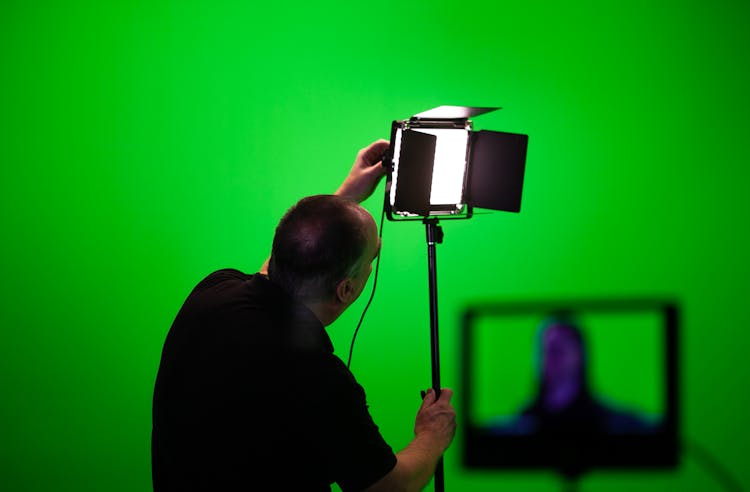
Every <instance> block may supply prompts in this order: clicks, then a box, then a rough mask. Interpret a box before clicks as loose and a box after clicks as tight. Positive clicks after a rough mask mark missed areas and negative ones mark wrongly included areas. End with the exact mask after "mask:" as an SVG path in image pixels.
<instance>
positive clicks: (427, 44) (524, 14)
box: [0, 0, 750, 492]
mask: <svg viewBox="0 0 750 492" xmlns="http://www.w3.org/2000/svg"><path fill="white" fill-rule="evenodd" d="M748 25H750V8H748V6H747V5H746V4H744V3H743V2H737V1H729V0H719V1H715V2H698V1H695V0H688V1H682V2H674V1H667V2H651V1H644V0H637V1H635V2H625V3H623V2H588V1H586V2H556V1H550V2H545V1H534V0H532V1H529V2H504V1H469V2H449V1H444V0H434V1H429V2H427V1H419V0H418V1H403V2H397V1H390V0H387V1H372V2H340V3H339V2H330V1H322V2H301V1H297V0H291V1H288V2H280V3H274V2H264V3H262V2H242V1H236V2H229V1H204V0H194V1H184V2H165V1H160V0H155V1H154V0H151V1H119V0H115V1H112V2H93V1H73V0H71V1H65V2H62V1H61V2H52V1H38V2H21V1H15V0H6V1H4V2H2V4H0V166H1V167H0V235H1V236H0V276H1V278H2V283H1V284H0V333H1V334H2V338H1V339H0V490H3V491H48V490H56V491H77V492H82V491H104V490H106V491H110V492H114V491H147V490H149V489H150V487H151V485H150V455H149V452H150V448H149V447H150V418H151V413H150V412H151V406H150V405H151V396H152V390H153V383H154V378H155V375H156V370H157V366H158V362H159V356H160V352H161V346H162V343H163V340H164V336H165V334H166V332H167V330H168V328H169V325H170V323H171V321H172V319H173V317H174V315H175V314H176V312H177V310H178V309H179V307H180V305H181V303H182V301H183V300H184V298H185V296H186V295H187V294H188V292H189V291H190V290H191V289H192V287H193V286H194V285H195V284H196V283H197V282H198V281H199V280H200V279H201V278H202V277H203V276H205V275H206V274H208V273H210V272H211V271H213V270H214V269H218V268H222V267H235V268H239V269H242V270H244V271H247V272H252V271H255V270H257V269H258V267H259V266H260V265H261V264H262V262H263V261H264V259H265V257H266V255H267V254H268V252H269V248H270V243H271V238H272V234H273V230H274V227H275V224H276V222H277V221H278V219H279V218H280V217H281V215H282V214H283V213H284V211H285V210H286V209H287V208H288V207H289V206H290V205H291V204H292V203H294V202H295V201H296V200H297V199H298V198H300V197H302V196H304V195H309V194H316V193H329V192H333V191H334V190H335V189H336V187H337V186H338V184H339V183H340V181H341V180H342V179H343V177H344V176H345V174H346V172H347V171H348V169H349V167H350V165H351V163H352V161H353V159H354V156H355V154H356V152H357V150H358V149H360V148H361V147H364V146H365V145H367V144H368V143H370V142H371V141H373V140H375V139H377V138H387V137H388V135H389V129H390V122H391V120H393V119H401V118H407V117H409V116H410V115H412V114H414V113H416V112H419V111H422V110H426V109H429V108H431V107H434V106H437V105H441V104H459V105H477V106H494V105H499V106H503V107H504V108H505V109H503V110H502V111H498V112H495V113H492V114H488V115H485V116H483V117H480V118H477V120H476V121H475V123H476V127H477V128H479V129H481V128H485V129H492V130H503V131H510V132H518V133H526V134H529V136H530V141H529V151H528V160H527V173H526V184H525V189H524V196H523V205H522V211H521V213H520V214H505V213H491V214H482V215H478V216H476V217H475V218H474V219H472V220H470V221H462V222H452V223H446V224H444V229H445V234H446V240H445V243H444V244H442V245H441V246H439V248H438V256H439V272H438V273H439V276H438V280H439V284H440V315H441V334H442V338H441V342H442V343H441V348H442V360H443V381H444V385H445V386H449V387H453V388H454V389H455V391H456V393H457V394H458V393H460V391H461V387H460V385H459V383H458V381H459V374H458V350H457V348H458V335H459V317H460V314H461V312H462V310H463V308H464V307H465V306H466V305H468V304H470V303H472V302H477V301H494V300H503V299H515V300H523V299H532V298H533V299H538V298H542V299H556V298H560V297H598V296H608V297H631V296H671V297H674V298H676V299H679V301H680V302H681V306H682V309H683V325H682V331H681V336H682V340H683V344H682V356H681V362H682V371H681V377H682V380H683V386H682V389H683V391H682V401H681V403H682V415H683V422H682V430H683V433H684V434H685V436H687V438H688V439H689V440H690V441H691V442H697V443H700V445H702V446H703V447H705V448H706V449H709V450H710V451H711V452H712V453H713V454H714V455H715V456H716V457H717V459H718V460H719V461H720V462H721V463H723V464H724V465H725V466H726V467H727V468H728V469H729V470H731V471H732V473H734V474H735V475H736V476H737V477H738V479H739V480H740V481H741V483H742V484H744V487H745V488H748V487H750V469H748V467H747V452H748V450H747V443H748V442H750V430H748V417H747V416H748V412H749V411H750V391H749V390H748V383H747V381H748V379H749V378H750V365H748V362H747V361H748V357H747V350H748V349H747V346H748V344H749V343H750V335H748V332H747V328H748V326H750V315H749V314H748V294H750V285H749V284H748V276H749V275H750V268H748V260H747V252H748V251H750V241H749V237H748V232H747V231H748V222H749V221H748V212H750V203H748V192H747V183H748V178H750V173H749V172H748V170H747V166H748V163H750V152H749V151H748V146H747V140H748V137H747V135H748V134H749V133H750V104H749V103H750V96H749V95H748V94H750V91H748V87H750V66H749V65H750V57H748V55H747V46H750V30H748V29H747V26H748ZM382 193H383V188H382V185H381V187H380V188H379V189H378V191H377V192H376V194H375V195H374V196H373V197H372V198H370V199H369V200H368V201H367V202H366V203H365V206H366V207H367V208H368V209H369V210H370V211H371V212H372V213H373V215H376V216H377V215H379V213H380V207H381V203H382ZM380 273H381V277H380V281H379V285H378V293H377V296H376V299H375V302H374V304H373V306H372V308H371V311H370V313H369V314H368V317H367V319H366V321H365V324H364V326H363V328H362V331H361V333H360V336H359V338H358V342H357V347H356V350H355V353H354V361H353V371H354V373H355V375H356V376H357V378H358V379H359V380H360V382H361V383H362V384H363V385H364V387H365V388H366V389H367V392H368V399H369V403H370V405H371V411H372V414H373V416H374V418H375V420H376V422H377V423H378V424H379V426H380V428H381V430H382V432H383V435H384V436H385V438H386V440H387V441H388V442H389V443H390V444H391V445H392V446H393V447H394V448H395V449H400V448H401V447H403V446H404V445H406V443H407V442H408V441H409V440H410V438H411V436H412V429H413V421H414V415H415V413H416V410H417V407H418V404H419V396H418V395H419V390H420V389H422V388H425V387H427V386H429V384H430V379H429V376H430V375H429V367H430V365H429V330H428V324H429V317H428V298H427V266H426V248H425V240H424V230H423V228H422V226H421V225H420V224H416V223H415V224H391V223H387V224H386V226H385V231H384V236H383V253H382V264H381V272H380ZM363 305H364V299H360V300H359V301H358V302H357V304H355V305H354V307H353V308H352V309H351V310H350V311H349V312H347V313H345V315H344V316H342V317H341V318H340V319H339V321H337V322H336V323H335V324H334V325H332V326H331V327H330V328H329V333H330V334H331V337H332V339H333V342H334V345H335V346H336V350H337V353H338V354H339V355H341V356H342V357H345V356H346V353H347V351H348V343H349V340H350V338H351V334H352V331H353V329H354V325H355V323H356V320H357V319H358V316H359V313H360V311H361V308H362V307H363ZM606 342H607V341H606V340H604V341H603V342H602V343H606ZM630 383H631V387H632V388H633V391H635V392H636V393H637V391H638V390H637V388H638V387H639V386H638V384H633V383H634V382H633V381H630ZM635 383H637V382H635ZM643 388H645V389H644V391H650V390H649V389H648V388H650V386H649V385H648V383H644V385H643ZM636 396H638V395H636ZM640 397H642V398H646V399H648V398H650V396H649V395H640ZM458 418H459V419H461V418H462V415H460V414H459V415H458ZM461 439H462V436H461V435H460V434H459V435H458V436H457V439H456V441H455V444H454V446H453V448H451V449H450V450H449V452H448V453H447V455H446V485H447V489H448V490H454V491H466V492H472V491H486V490H493V491H494V490H517V491H553V490H558V488H559V483H558V481H557V478H556V476H555V475H554V474H552V473H548V472H539V473H528V472H527V473H507V472H506V473H499V472H482V473H477V472H472V471H470V470H466V469H464V468H462V466H461V464H460V459H459V450H460V447H459V446H460V443H461ZM636 488H637V490H642V491H663V490H675V491H709V490H719V486H718V484H717V482H716V481H715V480H713V479H712V477H711V475H710V474H709V473H708V472H707V470H706V469H705V468H703V467H701V466H699V462H698V461H696V459H694V457H693V456H691V455H690V454H686V455H685V456H684V459H683V460H682V465H681V467H680V468H679V469H678V470H676V471H674V472H668V473H633V474H626V473H594V474H592V475H590V476H587V477H585V478H584V480H583V481H582V483H581V490H584V491H585V490H597V491H613V492H614V491H631V490H634V489H636Z"/></svg>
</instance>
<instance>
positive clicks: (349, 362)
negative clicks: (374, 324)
mask: <svg viewBox="0 0 750 492" xmlns="http://www.w3.org/2000/svg"><path fill="white" fill-rule="evenodd" d="M384 218H385V205H384V206H383V212H382V213H381V214H380V226H379V227H378V238H380V239H382V237H383V219H384ZM381 256H382V251H381V254H379V255H378V259H377V260H376V262H375V278H373V281H372V292H370V298H369V299H368V300H367V304H366V305H365V308H364V309H363V310H362V316H360V317H359V323H357V328H356V329H355V330H354V335H352V344H351V345H350V346H349V359H347V361H346V367H347V368H351V365H352V352H354V341H355V340H356V339H357V333H359V328H360V327H361V326H362V320H364V319H365V314H367V310H368V309H369V308H370V304H372V299H373V298H374V297H375V287H377V286H378V270H380V257H381Z"/></svg>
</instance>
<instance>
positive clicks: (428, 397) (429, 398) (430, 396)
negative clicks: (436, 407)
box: [422, 388, 435, 408]
mask: <svg viewBox="0 0 750 492" xmlns="http://www.w3.org/2000/svg"><path fill="white" fill-rule="evenodd" d="M433 403H435V390H433V389H432V388H430V389H428V390H427V392H426V393H425V395H424V396H423V397H422V408H426V407H429V406H430V405H432V404H433Z"/></svg>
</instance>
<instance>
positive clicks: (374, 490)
mask: <svg viewBox="0 0 750 492" xmlns="http://www.w3.org/2000/svg"><path fill="white" fill-rule="evenodd" d="M442 453H443V451H442V448H441V447H440V446H439V445H436V443H435V442H434V440H432V439H430V438H429V437H428V436H418V437H415V438H414V440H413V441H412V442H410V443H409V445H408V446H406V447H405V448H404V449H403V450H402V451H400V452H398V453H397V454H396V458H397V460H398V461H397V463H396V466H395V467H394V468H393V470H391V471H390V473H388V474H387V475H386V476H385V477H383V478H382V479H381V480H379V481H378V482H376V483H375V484H374V485H372V486H371V487H370V488H368V489H367V492H381V491H387V492H418V491H420V490H422V489H424V488H425V486H426V485H427V483H429V481H430V479H431V478H432V475H433V474H434V473H435V467H436V465H437V462H438V459H439V458H440V456H442Z"/></svg>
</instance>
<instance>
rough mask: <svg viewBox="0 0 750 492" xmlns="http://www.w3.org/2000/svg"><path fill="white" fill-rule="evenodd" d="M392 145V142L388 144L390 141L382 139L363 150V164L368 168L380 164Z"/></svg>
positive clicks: (360, 154)
mask: <svg viewBox="0 0 750 492" xmlns="http://www.w3.org/2000/svg"><path fill="white" fill-rule="evenodd" d="M390 145H391V144H390V142H388V140H384V139H382V138H381V139H379V140H376V141H374V142H373V143H371V144H370V145H368V146H367V147H365V148H364V149H362V150H361V151H360V152H359V156H360V159H361V161H362V164H363V165H366V166H372V165H373V164H376V163H377V162H379V161H380V159H381V158H382V157H383V154H384V153H385V151H386V150H388V147H389V146H390Z"/></svg>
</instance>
